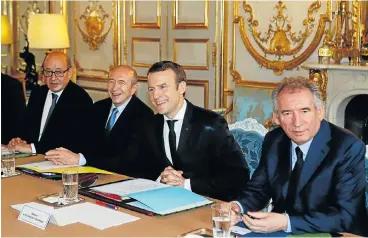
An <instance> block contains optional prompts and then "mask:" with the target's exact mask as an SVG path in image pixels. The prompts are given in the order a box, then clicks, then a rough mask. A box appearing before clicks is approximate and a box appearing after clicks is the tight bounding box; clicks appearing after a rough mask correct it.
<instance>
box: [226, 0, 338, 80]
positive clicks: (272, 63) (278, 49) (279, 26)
mask: <svg viewBox="0 0 368 238" xmlns="http://www.w3.org/2000/svg"><path fill="white" fill-rule="evenodd" d="M238 7H239V2H238V1H236V2H234V18H233V28H234V31H233V33H234V34H233V37H234V42H233V43H234V44H233V47H235V25H236V24H238V26H239V28H238V31H239V33H240V35H241V38H242V41H243V44H244V46H245V47H246V49H247V50H248V52H249V53H250V54H251V56H252V57H253V58H254V59H255V60H256V61H257V62H258V63H259V64H260V65H261V66H262V67H265V68H267V69H272V70H273V72H274V73H275V74H276V75H281V74H282V73H283V71H284V70H292V69H294V68H296V67H298V66H299V65H300V64H301V63H303V62H304V61H305V60H306V59H307V58H308V57H309V56H310V55H311V54H312V53H313V52H314V50H315V49H316V48H317V46H318V44H319V42H320V40H321V39H322V36H323V34H324V30H325V24H326V21H328V20H330V15H331V3H330V1H328V3H327V11H326V13H324V14H320V17H319V21H318V25H317V28H316V27H315V21H316V19H315V15H316V14H317V13H318V11H319V9H320V8H321V1H314V2H312V3H311V5H310V6H309V8H308V10H307V11H306V18H305V19H304V20H303V21H302V22H301V25H302V26H304V30H303V31H300V32H298V33H297V32H295V31H293V30H292V29H293V27H292V23H291V21H292V19H291V18H289V17H288V16H287V15H285V13H284V10H286V9H287V5H285V4H284V3H283V2H282V1H278V3H277V4H276V6H275V9H276V11H277V13H276V14H275V15H274V16H273V17H272V19H271V21H270V24H269V28H268V30H267V31H266V32H262V31H261V30H260V29H259V27H258V26H259V21H258V20H257V19H255V15H254V12H255V11H254V9H253V7H252V6H251V3H249V4H248V3H247V1H244V3H243V10H244V12H245V15H247V16H248V18H247V19H245V17H244V16H240V15H239V12H238ZM293 24H294V22H293ZM294 25H295V24H294ZM247 27H248V28H249V29H250V30H249V31H250V34H251V36H248V35H249V34H248V30H247V29H248V28H247ZM315 28H316V30H315V34H314V37H313V40H312V41H311V43H310V45H309V46H308V47H307V48H306V49H305V50H304V51H303V52H301V50H302V49H303V47H304V43H305V42H306V40H307V38H308V37H310V36H312V34H313V32H314V29H315ZM251 37H252V38H253V40H254V41H255V43H256V45H257V47H258V48H259V49H260V51H257V49H256V48H255V46H254V45H252V43H251V40H250V38H251ZM267 56H275V57H276V59H275V60H271V59H268V58H267ZM284 56H292V57H293V58H292V59H290V60H284ZM230 66H231V75H232V76H233V80H234V81H237V80H239V79H240V74H239V73H238V72H237V71H236V69H235V50H234V49H233V57H232V61H231V64H230Z"/></svg>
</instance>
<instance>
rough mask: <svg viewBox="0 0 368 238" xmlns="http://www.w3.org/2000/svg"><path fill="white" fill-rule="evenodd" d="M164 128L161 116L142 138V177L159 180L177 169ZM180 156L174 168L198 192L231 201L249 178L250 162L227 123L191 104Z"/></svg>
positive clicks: (140, 149)
mask: <svg viewBox="0 0 368 238" xmlns="http://www.w3.org/2000/svg"><path fill="white" fill-rule="evenodd" d="M163 126H164V117H163V115H160V114H157V115H155V116H154V118H153V120H152V121H151V122H148V123H147V125H146V127H144V130H143V132H142V133H143V135H141V138H139V139H140V140H141V143H140V147H139V152H140V159H139V160H138V161H140V168H141V170H140V172H141V174H140V176H141V177H144V178H148V179H152V180H156V179H157V178H158V177H159V175H160V173H161V172H162V171H163V170H164V169H165V168H166V167H167V166H173V165H172V164H171V163H170V161H169V160H168V158H167V157H166V154H165V148H164V139H163ZM177 154H178V157H179V158H178V160H176V161H175V166H174V169H176V170H182V171H183V172H184V174H183V176H184V178H186V179H190V184H191V189H192V191H193V192H195V193H199V194H202V195H205V196H209V197H213V198H217V199H221V200H227V201H228V200H231V199H232V198H234V196H237V195H238V194H239V193H240V191H241V190H242V189H243V188H244V186H245V184H246V183H247V181H248V179H249V170H248V167H247V164H246V161H245V160H244V158H243V154H242V152H241V149H240V147H239V145H238V144H237V142H236V141H235V140H234V137H233V135H232V134H231V132H230V131H229V129H228V126H227V123H226V120H225V119H224V118H223V117H222V116H220V115H218V114H217V113H214V112H212V111H208V110H205V109H203V108H200V107H197V106H194V105H193V104H191V103H190V102H188V101H187V109H186V112H185V116H184V121H183V125H182V128H181V134H180V140H179V144H178V148H177ZM142 161H145V162H142Z"/></svg>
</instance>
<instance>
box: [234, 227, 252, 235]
mask: <svg viewBox="0 0 368 238" xmlns="http://www.w3.org/2000/svg"><path fill="white" fill-rule="evenodd" d="M230 230H231V232H234V233H236V234H239V235H245V234H248V233H251V232H252V231H251V230H249V229H247V228H244V227H239V226H232V227H231V229H230Z"/></svg>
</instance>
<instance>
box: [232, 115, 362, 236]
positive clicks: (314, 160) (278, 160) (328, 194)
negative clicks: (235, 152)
mask: <svg viewBox="0 0 368 238" xmlns="http://www.w3.org/2000/svg"><path fill="white" fill-rule="evenodd" d="M290 148H291V141H290V139H289V138H288V137H287V135H286V134H285V133H284V131H283V130H282V129H281V128H277V129H274V130H272V131H270V132H269V133H267V135H266V137H265V140H264V143H263V148H262V157H261V161H260V164H259V166H258V168H257V169H256V171H255V172H254V174H253V177H252V179H251V180H250V181H249V183H248V185H247V187H246V189H245V191H244V194H243V199H241V200H239V202H240V204H241V205H242V207H243V209H244V211H245V212H246V211H257V210H260V209H262V208H263V207H264V205H265V204H266V203H267V202H268V200H269V199H270V198H272V200H273V203H274V209H273V212H278V213H284V212H286V213H287V214H288V215H289V217H290V223H291V229H292V233H294V234H300V233H305V232H306V233H318V232H351V233H355V234H360V235H363V234H364V231H363V229H365V227H364V226H367V221H368V220H367V216H366V210H365V205H364V200H365V199H364V189H365V172H364V154H365V146H364V144H363V143H362V141H360V140H358V139H357V138H356V137H355V136H354V135H352V134H350V133H349V132H346V131H345V130H343V129H341V128H339V127H337V126H335V125H333V124H331V123H329V122H326V121H324V120H323V121H322V122H321V127H320V129H319V131H318V133H317V134H316V136H315V137H314V139H313V141H312V144H311V146H310V148H309V151H308V154H307V156H306V159H305V162H304V166H303V169H302V171H301V177H300V180H299V183H298V187H297V196H296V199H295V201H294V204H293V206H292V208H289V209H287V208H286V206H285V200H286V197H285V196H286V194H284V193H283V189H286V191H287V187H288V184H289V181H288V180H289V176H290V174H291V149H290ZM363 224H365V225H363Z"/></svg>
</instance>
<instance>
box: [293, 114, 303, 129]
mask: <svg viewBox="0 0 368 238" xmlns="http://www.w3.org/2000/svg"><path fill="white" fill-rule="evenodd" d="M293 124H294V126H295V127H300V126H301V125H302V122H301V118H300V115H299V113H294V114H293Z"/></svg>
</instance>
